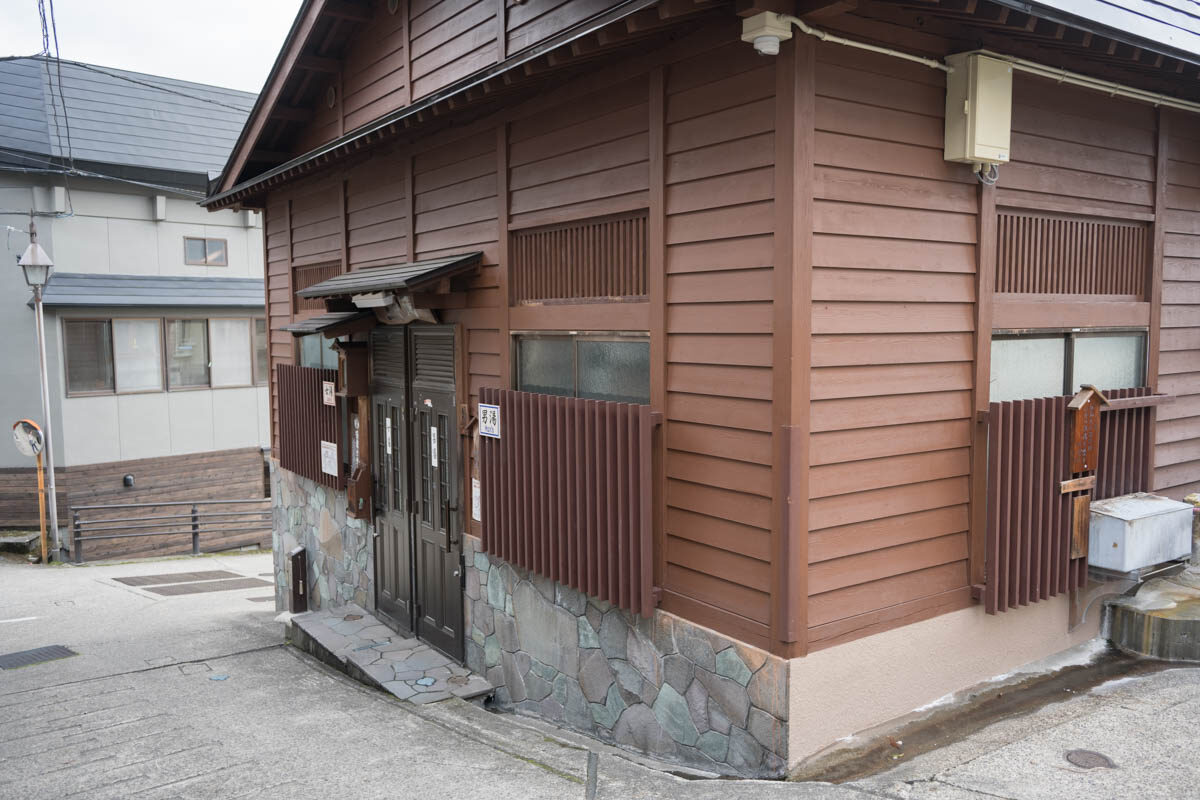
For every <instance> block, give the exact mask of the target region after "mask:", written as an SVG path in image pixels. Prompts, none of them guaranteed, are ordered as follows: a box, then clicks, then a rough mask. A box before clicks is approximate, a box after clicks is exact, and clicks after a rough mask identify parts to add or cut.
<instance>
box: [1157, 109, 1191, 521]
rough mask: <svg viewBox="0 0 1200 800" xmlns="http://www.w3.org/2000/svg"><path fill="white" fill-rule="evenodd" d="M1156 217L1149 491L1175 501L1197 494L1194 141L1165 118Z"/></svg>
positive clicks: (1186, 126)
mask: <svg viewBox="0 0 1200 800" xmlns="http://www.w3.org/2000/svg"><path fill="white" fill-rule="evenodd" d="M1169 116H1170V119H1169V120H1168V122H1167V131H1168V134H1169V135H1168V137H1167V140H1166V144H1167V153H1166V155H1167V190H1166V198H1165V202H1166V213H1165V215H1164V221H1163V227H1164V242H1163V265H1162V273H1163V284H1162V332H1161V337H1160V341H1161V350H1160V353H1159V360H1158V391H1160V392H1166V393H1168V394H1172V395H1175V402H1173V403H1171V404H1169V405H1165V406H1160V407H1159V408H1158V409H1157V414H1158V422H1157V430H1156V442H1157V446H1156V447H1155V457H1154V463H1155V471H1154V486H1155V488H1156V490H1157V491H1159V492H1162V493H1163V494H1166V495H1168V496H1170V497H1174V498H1176V499H1179V498H1182V497H1183V496H1184V495H1186V494H1189V493H1191V492H1197V491H1200V136H1197V135H1195V118H1194V116H1192V115H1186V114H1170V115H1169Z"/></svg>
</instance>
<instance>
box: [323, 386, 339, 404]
mask: <svg viewBox="0 0 1200 800" xmlns="http://www.w3.org/2000/svg"><path fill="white" fill-rule="evenodd" d="M336 391H337V386H335V385H334V382H333V381H321V402H322V403H324V404H325V405H327V406H336V405H337V400H336V399H334V396H335V392H336Z"/></svg>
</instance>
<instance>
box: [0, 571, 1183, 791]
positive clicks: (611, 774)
mask: <svg viewBox="0 0 1200 800" xmlns="http://www.w3.org/2000/svg"><path fill="white" fill-rule="evenodd" d="M214 571H224V572H228V573H232V574H234V575H236V576H240V577H241V578H243V579H255V578H260V579H261V580H262V581H264V582H265V581H269V580H270V577H269V573H270V571H271V564H270V557H269V556H267V555H262V554H252V555H228V556H220V557H206V558H184V559H174V560H161V561H152V562H139V563H126V564H114V565H96V566H84V567H73V566H51V567H38V566H29V565H26V564H23V563H16V562H13V561H0V656H2V655H3V654H7V653H12V652H16V651H23V650H27V649H32V648H37V647H44V646H48V645H64V646H66V647H68V648H70V649H71V650H73V651H74V652H76V653H77V655H74V656H71V657H68V658H62V659H58V660H54V661H48V662H44V663H40V664H34V665H31V666H25V667H22V668H19V669H3V670H0V798H21V800H40V799H41V798H46V799H47V800H51V799H52V800H60V799H61V798H74V797H81V798H89V800H90V799H91V798H239V797H286V798H296V797H306V798H307V797H337V798H345V799H346V800H352V799H353V798H374V797H380V798H383V797H387V798H420V800H436V799H437V798H464V797H480V798H498V799H499V798H522V799H524V798H581V799H583V800H587V798H589V797H590V796H594V797H597V798H622V800H624V798H667V797H670V798H676V797H678V798H697V799H698V800H709V799H711V800H736V799H737V798H743V797H744V798H758V797H772V798H774V797H788V798H856V799H857V800H869V798H872V797H875V798H879V797H887V798H922V799H924V798H944V799H945V800H958V799H959V798H984V797H988V798H994V797H1002V798H1013V799H1014V800H1037V799H1040V798H1053V800H1064V799H1065V798H1072V797H1087V798H1089V799H1090V800H1098V799H1099V798H1106V797H1112V798H1117V797H1139V798H1156V797H1163V798H1168V797H1169V798H1184V797H1197V796H1200V748H1197V747H1196V746H1195V744H1194V743H1195V742H1196V741H1197V734H1200V722H1197V720H1198V719H1200V714H1198V713H1197V712H1198V711H1200V691H1198V690H1200V670H1195V669H1181V670H1169V671H1165V672H1161V673H1157V674H1153V675H1149V676H1147V677H1143V678H1138V679H1135V680H1127V681H1118V682H1114V683H1110V684H1106V685H1103V686H1101V687H1099V688H1097V689H1095V690H1092V691H1091V692H1088V693H1086V694H1081V695H1079V696H1072V697H1071V698H1070V699H1068V700H1066V701H1064V702H1061V703H1055V704H1052V705H1049V706H1047V707H1045V708H1042V709H1040V710H1038V711H1035V712H1033V713H1031V714H1027V715H1023V716H1021V717H1017V718H1013V719H1008V720H1004V721H1002V722H999V723H996V724H994V725H991V726H989V727H987V728H985V729H983V730H980V731H978V732H976V733H974V734H972V735H970V736H965V737H964V738H963V739H962V740H961V741H957V742H954V743H953V744H951V745H949V746H947V747H944V748H941V749H939V750H936V751H933V752H929V753H926V754H924V755H921V756H918V757H916V758H914V759H913V760H912V761H910V762H907V763H903V762H902V763H899V764H898V765H897V766H896V767H895V768H894V769H892V770H889V771H888V772H885V773H883V774H879V775H875V776H872V777H870V778H866V779H861V780H858V781H855V782H854V783H851V784H843V785H840V786H834V785H831V784H823V783H784V782H771V781H730V780H693V779H687V778H682V777H678V776H676V775H672V774H668V773H664V772H661V771H658V770H655V769H652V768H650V767H648V766H646V765H644V764H642V763H638V762H637V761H636V760H632V759H630V758H629V757H628V756H626V755H624V754H622V753H620V752H618V751H615V750H612V749H611V748H607V747H604V746H601V745H598V744H597V743H594V742H592V741H591V740H588V739H586V738H584V737H580V736H576V735H573V734H571V733H568V732H564V731H559V730H558V729H555V728H553V727H551V726H549V725H545V724H543V723H540V722H538V721H535V720H528V719H524V718H518V717H512V716H507V715H497V714H492V713H489V712H487V711H485V710H484V709H482V708H480V707H478V706H474V705H471V704H468V703H464V702H462V701H447V702H443V703H436V704H433V705H430V706H422V707H416V706H413V705H411V704H407V703H402V702H399V701H396V700H395V699H394V698H392V697H390V696H386V695H384V694H382V693H380V692H377V691H374V690H371V689H368V688H366V687H364V686H361V685H359V684H357V683H355V682H353V681H351V680H350V679H348V678H347V677H345V676H344V675H341V674H340V673H337V672H334V671H332V670H331V669H329V668H328V667H326V666H324V665H322V664H320V663H318V662H317V661H315V660H314V659H312V658H310V657H309V656H307V655H305V654H303V653H301V652H298V651H297V650H296V649H295V648H292V647H290V646H288V645H287V644H286V643H284V641H283V628H282V626H281V625H280V624H279V623H278V622H276V621H275V619H274V618H275V609H274V605H273V603H271V602H269V601H265V600H264V599H263V598H265V597H266V596H269V595H270V591H271V590H270V586H264V585H263V584H258V583H255V584H254V585H252V586H248V587H247V588H224V587H215V586H212V587H209V588H214V589H215V590H213V591H193V590H192V589H185V590H184V591H186V592H187V593H180V594H172V593H170V592H171V591H172V590H170V589H166V590H164V588H163V587H169V586H172V585H174V586H181V585H191V586H194V585H198V584H201V583H211V584H216V583H217V582H218V581H222V580H225V581H229V580H236V579H231V578H229V577H228V576H222V577H213V576H209V577H202V578H199V579H197V578H196V577H195V576H193V575H190V574H189V573H195V572H214ZM147 575H166V576H168V577H165V578H161V579H159V580H160V581H165V583H159V584H152V585H140V586H139V585H134V586H130V585H127V584H126V583H122V582H120V581H119V580H117V579H118V578H126V579H128V578H129V577H130V576H147ZM172 575H174V577H171V576H172ZM247 582H252V581H247ZM230 585H236V584H225V586H230ZM156 590H158V591H156ZM589 750H591V751H592V752H593V753H594V755H592V757H591V758H589ZM1072 750H1087V751H1094V752H1096V753H1099V754H1101V755H1103V756H1104V757H1105V758H1106V759H1107V760H1108V763H1111V765H1112V766H1098V767H1093V768H1090V769H1085V768H1083V767H1080V766H1076V765H1074V764H1072V763H1071V762H1069V761H1067V760H1066V757H1065V756H1066V754H1067V753H1069V752H1070V751H1072ZM1084 760H1085V761H1086V762H1087V763H1091V761H1089V760H1088V759H1084ZM1093 760H1094V759H1093ZM589 761H591V763H592V765H593V770H592V771H591V773H589ZM589 777H591V778H593V779H594V780H595V784H596V788H595V790H594V793H593V792H591V791H590V790H589V785H588V783H589Z"/></svg>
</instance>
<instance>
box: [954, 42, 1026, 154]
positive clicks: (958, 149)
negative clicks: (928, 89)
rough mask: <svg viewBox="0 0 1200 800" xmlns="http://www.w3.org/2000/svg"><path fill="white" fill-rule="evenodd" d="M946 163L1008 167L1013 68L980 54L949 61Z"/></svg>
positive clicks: (1003, 62) (971, 54)
mask: <svg viewBox="0 0 1200 800" xmlns="http://www.w3.org/2000/svg"><path fill="white" fill-rule="evenodd" d="M946 63H947V64H949V65H950V66H951V67H953V69H954V71H953V72H951V73H949V74H948V75H947V76H946V151H945V158H946V160H947V161H958V162H962V163H967V164H1005V163H1007V162H1008V156H1009V140H1010V138H1011V134H1012V64H1010V63H1009V62H1007V61H1002V60H1001V59H998V58H992V57H991V56H986V55H983V54H981V53H958V54H956V55H952V56H949V57H947V58H946Z"/></svg>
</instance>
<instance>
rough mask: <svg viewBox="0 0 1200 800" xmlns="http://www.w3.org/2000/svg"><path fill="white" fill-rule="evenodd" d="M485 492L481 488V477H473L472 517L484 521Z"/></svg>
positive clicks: (477, 520)
mask: <svg viewBox="0 0 1200 800" xmlns="http://www.w3.org/2000/svg"><path fill="white" fill-rule="evenodd" d="M482 506H483V492H482V490H481V489H480V488H479V478H471V519H473V520H475V521H476V522H483V512H482Z"/></svg>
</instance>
